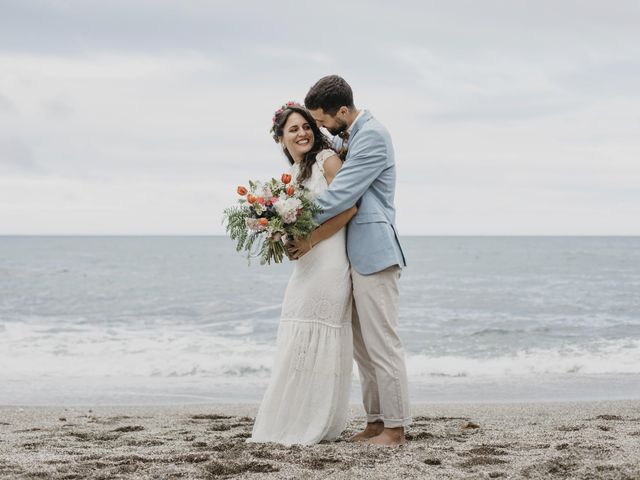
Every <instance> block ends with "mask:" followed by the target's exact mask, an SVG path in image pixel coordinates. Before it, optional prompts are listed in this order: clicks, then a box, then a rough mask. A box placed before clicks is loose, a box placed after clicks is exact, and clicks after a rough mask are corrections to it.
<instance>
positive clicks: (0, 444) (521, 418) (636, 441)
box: [0, 400, 640, 480]
mask: <svg viewBox="0 0 640 480" xmlns="http://www.w3.org/2000/svg"><path fill="white" fill-rule="evenodd" d="M351 410H352V411H351V415H350V421H349V424H348V426H347V429H346V430H345V431H344V432H343V434H342V435H341V437H340V438H339V439H338V440H337V441H335V442H325V443H321V444H319V445H313V446H297V445H293V446H282V445H277V444H254V443H246V441H245V440H246V438H247V437H249V436H250V433H251V428H252V424H253V419H254V417H255V413H256V411H257V405H255V404H252V405H241V404H237V405H223V404H203V405H184V406H175V405H174V406H94V407H92V406H50V407H45V406H28V407H20V406H1V407H0V478H2V479H30V478H51V479H67V480H69V479H85V478H90V479H115V478H118V479H119V478H127V479H128V478H131V479H133V478H135V479H147V478H148V479H152V478H153V479H170V478H189V479H217V478H274V479H275V478H288V479H297V478H305V479H320V478H332V479H334V478H335V479H352V478H367V479H388V478H409V479H411V478H454V479H455V478H460V479H462V478H465V479H469V478H540V479H548V478H584V479H594V478H598V479H600V478H606V479H629V480H630V479H638V478H640V400H622V401H599V402H554V403H546V402H540V403H508V404H507V403H485V404H477V403H476V404H473V403H458V404H421V405H414V406H413V415H414V417H413V423H412V424H411V426H409V427H408V429H407V439H408V443H407V445H405V446H403V447H399V448H385V447H375V446H370V445H364V444H360V443H352V442H348V441H347V439H348V437H349V436H350V435H352V434H354V433H355V432H356V431H357V430H358V428H359V427H360V426H362V425H363V423H364V417H363V413H364V412H363V411H362V409H361V407H359V406H355V405H354V406H352V407H351Z"/></svg>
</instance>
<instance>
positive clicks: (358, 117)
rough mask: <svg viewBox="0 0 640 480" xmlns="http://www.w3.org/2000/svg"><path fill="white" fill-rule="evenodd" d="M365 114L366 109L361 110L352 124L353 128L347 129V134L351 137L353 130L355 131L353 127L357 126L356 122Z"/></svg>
mask: <svg viewBox="0 0 640 480" xmlns="http://www.w3.org/2000/svg"><path fill="white" fill-rule="evenodd" d="M363 113H364V108H361V109H360V113H359V114H358V116H357V117H356V118H355V119H354V120H353V122H352V123H351V126H350V127H349V128H347V133H348V134H349V135H351V130H353V126H354V125H355V124H356V122H357V121H358V120H359V119H360V117H361V116H362V114H363Z"/></svg>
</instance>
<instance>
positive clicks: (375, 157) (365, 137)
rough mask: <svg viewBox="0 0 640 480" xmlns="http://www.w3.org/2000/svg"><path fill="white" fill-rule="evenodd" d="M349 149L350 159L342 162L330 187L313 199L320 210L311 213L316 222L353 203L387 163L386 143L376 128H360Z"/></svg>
mask: <svg viewBox="0 0 640 480" xmlns="http://www.w3.org/2000/svg"><path fill="white" fill-rule="evenodd" d="M349 149H350V150H351V152H350V155H349V161H348V162H344V164H343V165H342V168H341V169H340V170H339V171H338V174H337V175H336V177H335V178H334V179H333V181H332V182H331V185H329V188H327V189H326V190H325V191H324V192H322V193H321V194H320V196H319V197H318V198H317V199H316V203H317V204H318V205H319V206H320V208H322V210H323V212H322V213H319V214H317V215H315V216H314V220H315V221H316V222H318V223H324V222H326V221H327V220H328V219H330V218H332V217H335V216H336V215H338V214H339V213H341V212H344V211H345V210H348V209H349V208H351V207H353V206H354V205H355V204H356V202H357V201H358V200H359V199H360V197H362V195H363V194H364V192H366V191H367V189H368V188H369V187H370V186H371V184H372V183H373V182H374V181H375V179H376V178H378V175H380V173H381V172H382V171H383V170H384V168H385V166H386V163H387V158H388V156H387V144H386V142H385V140H384V138H383V137H382V135H380V134H379V133H378V132H376V131H375V130H367V131H364V132H360V134H359V135H358V138H357V140H356V141H354V142H353V145H351V146H350V147H349Z"/></svg>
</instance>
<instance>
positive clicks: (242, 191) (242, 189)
mask: <svg viewBox="0 0 640 480" xmlns="http://www.w3.org/2000/svg"><path fill="white" fill-rule="evenodd" d="M246 194H247V189H246V188H245V187H243V186H242V185H239V186H238V195H241V196H243V197H244V196H245V195H246Z"/></svg>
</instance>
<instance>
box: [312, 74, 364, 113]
mask: <svg viewBox="0 0 640 480" xmlns="http://www.w3.org/2000/svg"><path fill="white" fill-rule="evenodd" d="M304 105H305V107H307V108H308V109H309V110H317V109H318V108H321V109H322V110H323V111H324V113H327V114H329V115H331V116H333V115H335V114H336V113H337V112H338V110H340V107H347V108H349V110H351V109H353V108H355V105H354V104H353V91H352V90H351V87H350V86H349V84H348V83H347V82H346V81H345V79H344V78H342V77H340V76H338V75H328V76H326V77H322V78H321V79H320V80H318V81H317V82H316V84H315V85H314V86H313V87H311V89H310V90H309V93H307V96H306V97H304Z"/></svg>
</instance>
